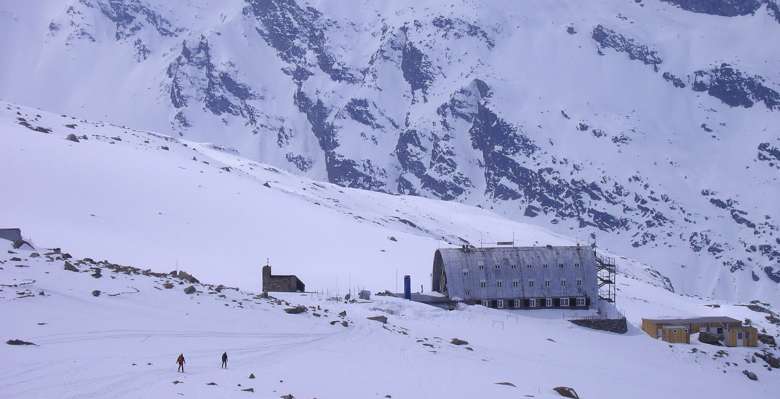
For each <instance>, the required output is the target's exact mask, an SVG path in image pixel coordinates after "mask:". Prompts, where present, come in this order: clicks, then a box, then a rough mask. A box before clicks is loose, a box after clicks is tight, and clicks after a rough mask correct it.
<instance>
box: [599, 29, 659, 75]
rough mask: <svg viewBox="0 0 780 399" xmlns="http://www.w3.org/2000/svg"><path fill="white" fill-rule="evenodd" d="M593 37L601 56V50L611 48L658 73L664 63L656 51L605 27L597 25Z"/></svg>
mask: <svg viewBox="0 0 780 399" xmlns="http://www.w3.org/2000/svg"><path fill="white" fill-rule="evenodd" d="M592 37H593V40H595V41H596V43H598V44H599V54H603V53H602V52H601V49H606V48H611V49H613V50H615V51H617V52H622V53H626V54H627V55H628V58H630V59H632V60H638V61H641V62H642V63H644V64H646V65H650V66H652V67H653V70H654V71H656V72H658V65H660V64H661V63H663V60H662V59H661V57H660V56H658V52H657V51H656V50H653V49H651V48H649V47H648V46H646V45H644V44H641V43H639V42H637V41H636V40H634V39H632V38H629V37H626V36H623V35H622V34H620V33H618V32H615V31H614V30H612V29H609V28H606V27H604V26H603V25H596V27H595V28H594V29H593V34H592Z"/></svg>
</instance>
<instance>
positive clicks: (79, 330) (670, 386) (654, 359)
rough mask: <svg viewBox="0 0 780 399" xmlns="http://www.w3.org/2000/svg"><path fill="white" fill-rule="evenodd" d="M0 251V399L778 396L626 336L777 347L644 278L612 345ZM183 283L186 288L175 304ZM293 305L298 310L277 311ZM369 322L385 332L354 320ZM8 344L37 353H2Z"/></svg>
mask: <svg viewBox="0 0 780 399" xmlns="http://www.w3.org/2000/svg"><path fill="white" fill-rule="evenodd" d="M65 236H67V234H65V235H63V237H65ZM0 245H1V246H2V247H0V250H1V252H0V314H2V315H3V318H4V320H11V322H10V323H8V322H5V323H2V324H0V338H1V339H2V341H3V343H1V344H0V357H2V359H4V360H5V361H4V362H2V363H0V388H2V389H0V397H2V398H15V399H24V398H50V397H58V398H68V399H70V398H104V397H111V398H138V397H180V396H181V397H186V398H192V397H196V398H197V397H203V398H206V397H223V398H233V397H240V398H245V397H255V396H257V397H264V398H277V397H280V396H282V395H287V394H292V395H294V397H296V398H315V397H316V398H337V397H344V398H366V397H379V398H382V397H392V398H430V397H441V398H444V397H446V398H475V397H495V398H516V397H532V398H555V397H560V396H558V395H557V394H555V393H554V392H553V391H552V389H553V388H554V387H557V386H561V385H563V386H570V387H573V388H575V389H576V390H577V392H578V393H579V395H580V397H582V398H625V397H631V398H637V399H643V398H648V399H649V398H657V397H690V396H697V395H699V396H705V397H732V396H744V397H751V398H773V397H775V396H776V392H777V391H778V390H779V389H780V379H778V378H777V377H776V376H775V374H776V373H777V371H771V370H769V369H768V367H767V366H766V365H765V364H764V363H763V361H761V360H760V359H758V360H756V358H755V356H754V353H755V352H756V351H757V350H770V351H774V352H773V353H775V354H776V355H777V352H776V351H775V350H774V349H770V348H767V347H763V348H718V347H713V346H707V345H703V344H694V345H667V344H666V343H663V342H660V341H656V340H654V339H652V338H650V337H648V336H647V335H645V334H644V333H642V332H641V331H639V330H638V328H637V327H636V325H637V323H638V322H639V320H640V318H641V317H644V316H647V315H651V316H655V315H661V314H670V313H672V314H675V315H694V314H695V315H702V314H705V315H730V316H734V317H737V318H746V317H749V318H751V319H752V320H753V321H754V323H755V324H756V325H757V326H758V327H759V328H767V329H768V330H769V333H770V334H772V335H774V336H778V326H775V325H771V324H769V323H768V322H767V321H766V320H764V319H763V316H764V315H763V314H762V313H755V312H752V311H750V310H748V309H747V308H745V307H739V306H731V305H728V304H725V303H721V307H720V308H717V309H714V308H712V307H708V306H706V305H712V304H713V303H712V302H709V301H704V300H700V299H695V298H690V297H685V296H681V295H676V294H672V293H670V292H668V291H666V290H664V289H663V288H659V287H655V286H653V285H649V284H647V283H645V282H643V281H641V280H633V279H622V280H621V285H620V288H621V292H620V297H619V298H620V299H619V300H620V301H621V305H622V306H623V308H624V309H625V310H626V314H627V316H628V318H629V321H630V322H631V323H632V325H631V326H630V328H629V332H628V333H627V334H625V335H618V334H613V333H607V332H599V331H594V330H588V329H585V328H582V327H577V326H575V325H573V324H571V323H569V322H568V321H566V320H565V319H564V317H572V316H575V314H574V313H576V312H566V313H562V312H560V311H546V310H539V311H530V312H511V311H501V310H493V309H487V308H483V307H481V306H466V307H463V308H460V309H458V310H455V311H446V310H442V309H438V308H434V307H429V306H426V305H422V304H417V303H412V302H406V301H403V300H401V299H396V298H388V297H377V296H374V297H373V298H372V300H371V301H368V302H366V301H360V302H358V303H345V302H344V301H343V299H342V300H337V299H336V298H331V297H329V296H327V295H322V294H315V293H309V294H274V296H277V297H278V300H276V299H270V300H269V299H262V298H261V297H259V296H256V295H255V293H253V292H247V291H240V290H236V289H233V288H227V287H223V286H217V285H210V284H209V285H205V284H191V283H189V282H186V281H183V280H182V279H179V278H176V277H172V276H170V275H167V274H156V275H155V274H152V273H149V272H147V271H142V270H139V269H131V268H127V267H125V266H120V265H114V264H113V263H111V261H110V260H109V261H94V260H91V259H79V258H78V257H72V258H69V255H66V253H67V249H63V250H62V251H61V252H56V251H51V250H47V249H42V248H39V249H38V250H37V251H29V250H11V247H10V245H9V243H8V242H7V241H0ZM96 248H97V247H96ZM66 262H67V263H66ZM66 265H69V267H70V268H71V269H72V270H65V267H66ZM98 270H99V271H100V273H99V274H98V273H96V271H98ZM96 275H97V277H96ZM190 286H192V287H193V288H195V290H196V291H195V292H193V293H191V294H187V293H185V292H184V289H185V288H187V287H190ZM95 290H99V291H100V292H99V293H97V296H96V295H95V294H94V293H93V292H94V291H95ZM295 305H303V306H307V307H308V309H307V311H306V312H304V313H301V314H287V313H285V312H284V309H286V308H290V307H292V306H295ZM342 311H344V312H346V314H345V316H339V313H340V312H342ZM377 315H384V316H386V317H387V319H388V320H387V324H381V323H380V322H377V321H372V320H367V319H366V318H367V317H370V316H377ZM342 323H343V324H342ZM452 338H459V339H462V340H465V341H467V344H466V345H463V346H456V345H453V344H451V343H450V340H451V339H452ZM11 339H21V340H24V341H26V342H32V343H34V344H36V346H11V345H7V344H5V343H4V342H5V341H7V340H11ZM721 349H722V350H723V351H722V352H720V350H721ZM223 351H226V352H227V353H228V355H229V359H230V360H229V367H228V369H226V370H223V369H220V368H219V357H220V355H221V353H222V352H223ZM179 353H184V355H185V357H186V359H187V363H186V366H185V371H186V372H185V373H183V374H181V373H177V372H176V365H175V364H174V360H175V358H176V356H178V354H179ZM743 370H748V371H752V372H754V373H755V374H756V376H757V378H758V380H757V381H751V380H749V379H748V378H746V377H745V376H744V375H743V373H742V372H743ZM250 374H254V375H255V376H256V378H254V379H251V378H249V375H250ZM506 383H509V384H512V385H506ZM209 384H213V385H209ZM502 384H503V385H502ZM250 388H251V389H252V390H253V392H247V391H243V390H245V389H250Z"/></svg>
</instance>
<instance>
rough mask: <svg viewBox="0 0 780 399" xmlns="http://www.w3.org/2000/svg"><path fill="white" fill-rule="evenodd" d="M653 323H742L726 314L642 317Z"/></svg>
mask: <svg viewBox="0 0 780 399" xmlns="http://www.w3.org/2000/svg"><path fill="white" fill-rule="evenodd" d="M642 320H647V321H649V322H651V323H654V324H700V323H740V324H741V323H742V322H741V321H739V320H737V319H734V318H731V317H726V316H707V317H692V318H688V319H642Z"/></svg>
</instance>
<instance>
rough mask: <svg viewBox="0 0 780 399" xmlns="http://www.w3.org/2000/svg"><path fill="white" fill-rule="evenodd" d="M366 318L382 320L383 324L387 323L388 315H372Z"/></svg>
mask: <svg viewBox="0 0 780 399" xmlns="http://www.w3.org/2000/svg"><path fill="white" fill-rule="evenodd" d="M366 318H367V319H369V320H373V321H378V322H380V323H382V324H387V316H381V315H380V316H371V317H366Z"/></svg>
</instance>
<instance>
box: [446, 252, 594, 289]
mask: <svg viewBox="0 0 780 399" xmlns="http://www.w3.org/2000/svg"><path fill="white" fill-rule="evenodd" d="M578 280H580V281H581V283H580V285H577V281H578ZM532 281H533V282H532ZM547 281H549V286H548V285H547V283H546V282H547ZM442 282H446V291H447V292H446V294H447V295H448V296H449V297H450V298H453V299H455V298H457V299H462V300H480V299H502V298H503V299H513V298H550V297H553V298H555V297H583V296H584V297H588V298H590V299H591V300H596V299H597V298H598V283H597V280H596V255H595V253H594V251H593V249H591V248H589V247H584V246H565V247H564V246H559V247H554V246H544V247H491V248H473V247H460V248H440V249H438V250H436V253H435V254H434V262H433V278H432V283H433V290H434V291H438V292H442V288H444V287H442ZM499 282H500V283H499ZM483 283H484V286H483ZM443 293H444V292H443Z"/></svg>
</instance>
